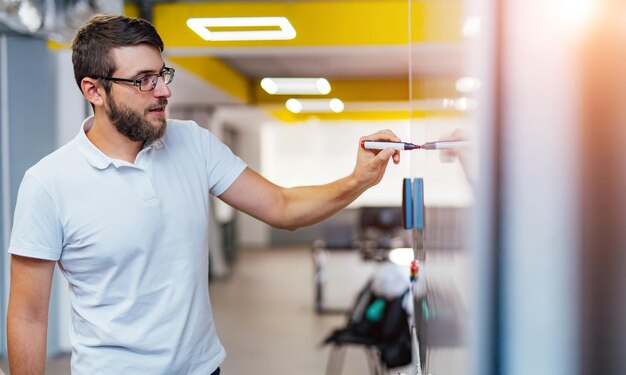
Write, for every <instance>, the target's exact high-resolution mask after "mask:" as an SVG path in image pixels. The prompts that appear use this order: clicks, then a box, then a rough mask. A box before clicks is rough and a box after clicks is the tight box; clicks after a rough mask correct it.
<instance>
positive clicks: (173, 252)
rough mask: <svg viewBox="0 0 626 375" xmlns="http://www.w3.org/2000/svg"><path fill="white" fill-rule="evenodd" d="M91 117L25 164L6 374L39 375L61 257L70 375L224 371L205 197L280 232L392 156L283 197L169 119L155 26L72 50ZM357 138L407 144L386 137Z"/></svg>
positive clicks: (97, 24) (82, 37)
mask: <svg viewBox="0 0 626 375" xmlns="http://www.w3.org/2000/svg"><path fill="white" fill-rule="evenodd" d="M72 49H73V55H72V62H73V64H74V72H75V76H76V81H77V83H78V85H79V87H80V89H81V91H82V93H83V95H84V96H85V98H86V99H87V100H88V101H89V103H91V105H92V107H93V109H94V116H91V117H89V118H87V119H86V120H85V121H84V122H83V124H82V126H81V128H80V131H79V133H78V135H77V136H76V138H75V139H73V140H72V141H71V142H69V143H68V144H66V145H65V146H63V147H61V148H60V149H59V150H57V151H55V152H54V153H52V154H50V155H48V156H47V157H45V158H44V159H42V160H41V161H40V162H39V163H37V164H36V165H35V166H33V167H32V168H31V169H29V170H28V171H27V172H26V174H25V176H24V179H23V181H22V185H21V186H20V191H19V194H18V202H17V206H16V210H15V220H14V226H13V232H12V234H11V242H10V246H9V252H10V253H11V254H12V257H11V291H10V298H9V309H8V323H7V335H8V353H9V361H10V368H11V374H15V375H19V374H43V373H44V367H45V356H46V332H47V321H48V315H47V313H48V305H49V298H50V287H51V281H52V275H53V270H54V265H55V262H58V264H59V268H60V270H61V272H62V273H63V275H64V276H65V277H66V279H67V280H68V282H69V286H70V301H71V307H72V324H71V330H70V337H71V342H72V347H73V350H72V372H73V373H74V374H90V375H93V374H204V375H208V374H219V365H220V363H221V362H222V361H223V359H224V357H225V355H226V354H225V351H224V349H223V347H222V345H221V344H220V342H219V339H218V337H217V334H216V331H215V326H214V322H213V319H212V313H211V305H210V301H209V295H208V280H207V267H208V264H207V263H208V255H207V248H208V246H207V244H208V234H207V227H208V215H209V207H208V206H209V200H208V197H209V194H212V195H215V196H218V197H219V198H220V199H222V200H223V201H224V202H226V203H228V204H230V205H231V206H233V207H235V208H237V209H239V210H241V211H244V212H246V213H248V214H250V215H252V216H254V217H256V218H258V219H260V220H262V221H264V222H266V223H268V224H270V225H273V226H275V227H278V228H286V229H295V228H298V227H301V226H305V225H309V224H313V223H316V222H319V221H321V220H323V219H325V218H327V217H329V216H330V215H332V214H334V213H336V212H337V211H339V210H340V209H342V208H343V207H345V206H346V205H348V204H349V203H350V202H352V201H353V200H354V199H355V198H356V197H358V196H359V195H360V194H361V193H363V192H364V191H365V190H366V189H367V188H369V187H371V186H373V185H375V184H377V183H378V182H379V181H380V180H381V178H382V177H383V174H384V171H385V168H386V165H387V163H388V161H389V159H390V158H393V160H394V162H396V163H398V162H399V154H397V153H394V151H393V150H391V149H388V150H383V151H381V152H379V153H377V154H375V153H373V152H371V151H368V150H363V149H359V151H358V154H357V162H356V166H355V169H354V171H353V173H352V174H351V175H349V176H348V177H345V178H343V179H341V180H338V181H335V182H333V183H330V184H328V185H324V186H315V187H297V188H290V189H285V188H282V187H279V186H276V185H274V184H272V183H271V182H269V181H267V180H266V179H264V178H263V177H261V176H260V175H258V174H257V173H256V172H254V171H252V170H251V169H249V168H247V167H246V166H245V164H244V163H243V162H242V161H241V160H240V159H239V158H238V157H236V156H235V155H233V154H232V152H231V151H230V150H229V149H228V148H227V147H226V146H224V145H223V144H222V143H220V142H219V141H218V140H217V139H216V138H215V137H213V136H212V135H211V134H210V133H209V132H208V131H206V130H204V129H202V128H200V127H198V126H197V125H196V124H194V123H192V122H189V121H179V120H166V118H165V108H166V106H167V98H168V97H169V96H170V95H171V92H170V90H169V88H168V86H167V84H169V83H170V82H171V81H172V79H173V77H174V70H173V69H170V68H167V67H165V64H164V61H163V58H162V56H161V52H162V50H163V43H162V41H161V38H160V37H159V35H158V34H157V32H156V31H155V29H154V28H153V26H152V25H150V24H149V23H148V22H146V21H143V20H139V19H131V18H126V17H122V16H96V17H94V18H92V19H91V20H90V21H89V22H87V24H85V25H84V26H83V27H82V28H81V29H80V30H78V32H77V34H76V36H75V37H74V40H73V42H72ZM363 139H384V140H391V141H399V139H398V138H397V137H396V136H395V135H394V134H392V133H391V132H390V131H382V132H379V133H376V134H373V135H371V136H369V137H365V138H363Z"/></svg>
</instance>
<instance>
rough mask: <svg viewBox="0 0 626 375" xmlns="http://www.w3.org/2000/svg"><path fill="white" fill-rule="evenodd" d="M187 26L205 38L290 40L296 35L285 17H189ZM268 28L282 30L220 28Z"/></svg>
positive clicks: (224, 39)
mask: <svg viewBox="0 0 626 375" xmlns="http://www.w3.org/2000/svg"><path fill="white" fill-rule="evenodd" d="M187 26H188V27H189V28H190V29H191V30H193V31H194V32H195V33H196V34H198V35H200V37H201V38H202V39H204V40H212V41H227V40H289V39H293V38H295V37H296V30H295V29H294V28H293V26H291V23H289V20H288V19H287V18H285V17H219V18H189V19H188V20H187ZM234 27H240V28H252V27H259V28H268V27H278V28H279V29H280V30H228V31H219V28H234Z"/></svg>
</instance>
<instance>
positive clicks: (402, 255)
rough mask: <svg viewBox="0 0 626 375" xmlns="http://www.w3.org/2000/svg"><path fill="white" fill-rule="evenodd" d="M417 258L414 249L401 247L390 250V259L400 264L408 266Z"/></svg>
mask: <svg viewBox="0 0 626 375" xmlns="http://www.w3.org/2000/svg"><path fill="white" fill-rule="evenodd" d="M413 259H415V256H414V254H413V249H411V248H410V247H400V248H397V249H393V250H391V251H390V252H389V260H390V261H392V262H393V263H395V264H397V265H400V266H408V265H410V264H411V262H412V261H413Z"/></svg>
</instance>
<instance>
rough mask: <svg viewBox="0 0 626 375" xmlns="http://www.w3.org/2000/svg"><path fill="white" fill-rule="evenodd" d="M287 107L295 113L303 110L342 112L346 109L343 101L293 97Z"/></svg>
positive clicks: (286, 104)
mask: <svg viewBox="0 0 626 375" xmlns="http://www.w3.org/2000/svg"><path fill="white" fill-rule="evenodd" d="M285 107H287V109H288V110H289V111H291V112H293V113H302V112H335V113H340V112H343V110H344V109H345V105H344V104H343V102H342V101H341V100H339V99H337V98H333V99H295V98H291V99H289V100H287V102H286V103H285Z"/></svg>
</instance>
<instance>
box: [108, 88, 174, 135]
mask: <svg viewBox="0 0 626 375" xmlns="http://www.w3.org/2000/svg"><path fill="white" fill-rule="evenodd" d="M106 103H107V106H106V107H105V113H106V115H107V117H108V118H109V121H111V123H112V124H113V125H114V126H115V128H116V129H117V131H118V132H120V133H121V134H123V135H124V136H126V138H128V139H130V140H131V141H134V142H143V143H144V144H150V143H152V142H154V141H156V140H157V139H159V138H161V137H162V136H163V134H165V130H166V128H167V120H166V119H165V116H164V117H163V118H162V119H160V120H159V125H158V126H154V125H152V123H150V121H148V120H146V118H145V117H144V115H147V114H148V113H149V112H150V110H151V109H154V108H156V107H165V106H166V105H167V99H165V98H159V103H158V105H156V106H152V107H150V108H147V109H146V110H145V111H144V113H143V115H142V114H141V113H139V112H138V111H135V110H133V109H131V108H128V107H126V106H124V105H123V104H120V105H118V104H117V103H115V100H113V98H112V97H111V96H108V97H107V98H106Z"/></svg>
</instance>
